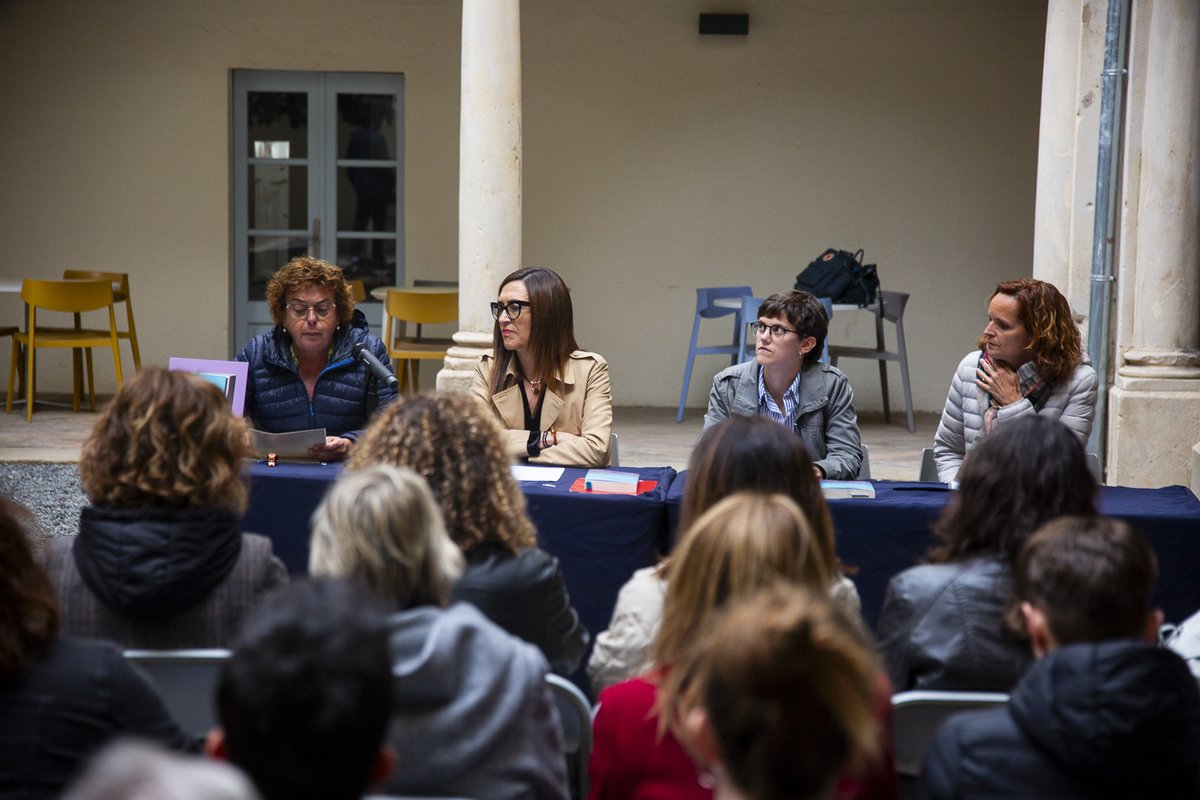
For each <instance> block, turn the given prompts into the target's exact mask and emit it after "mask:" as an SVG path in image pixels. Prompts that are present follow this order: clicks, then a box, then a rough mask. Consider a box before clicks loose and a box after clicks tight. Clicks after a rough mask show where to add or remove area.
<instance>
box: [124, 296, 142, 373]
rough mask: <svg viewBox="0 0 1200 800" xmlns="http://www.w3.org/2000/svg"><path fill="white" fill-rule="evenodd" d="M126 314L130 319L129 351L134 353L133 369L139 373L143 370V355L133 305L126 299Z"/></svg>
mask: <svg viewBox="0 0 1200 800" xmlns="http://www.w3.org/2000/svg"><path fill="white" fill-rule="evenodd" d="M125 314H126V316H127V317H128V318H129V335H128V337H127V338H128V339H129V349H130V350H132V351H133V369H134V371H135V372H136V371H138V370H140V369H141V368H142V353H141V351H140V350H139V349H138V340H137V328H136V327H135V326H134V324H133V305H132V304H130V302H129V299H128V298H126V299H125Z"/></svg>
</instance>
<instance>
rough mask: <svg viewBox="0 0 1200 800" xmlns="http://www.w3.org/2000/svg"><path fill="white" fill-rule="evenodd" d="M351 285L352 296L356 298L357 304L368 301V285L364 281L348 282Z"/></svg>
mask: <svg viewBox="0 0 1200 800" xmlns="http://www.w3.org/2000/svg"><path fill="white" fill-rule="evenodd" d="M346 282H347V283H349V284H350V295H351V297H353V298H354V302H355V303H361V302H363V301H364V300H366V299H367V285H366V284H365V283H363V282H362V281H357V280H356V281H346Z"/></svg>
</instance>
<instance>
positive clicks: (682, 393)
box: [675, 313, 700, 423]
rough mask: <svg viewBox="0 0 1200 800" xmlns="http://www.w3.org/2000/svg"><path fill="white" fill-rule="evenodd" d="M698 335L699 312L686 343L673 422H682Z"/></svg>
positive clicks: (694, 361)
mask: <svg viewBox="0 0 1200 800" xmlns="http://www.w3.org/2000/svg"><path fill="white" fill-rule="evenodd" d="M699 336H700V314H699V313H697V314H696V321H695V322H693V323H692V342H691V344H689V345H688V355H687V365H686V366H684V368H683V388H682V389H680V390H679V413H677V414H676V415H675V422H676V423H679V422H683V407H684V405H685V404H686V403H687V394H688V387H689V386H690V385H691V383H692V367H693V366H694V365H695V363H696V342H697V341H698V340H699V338H698V337H699Z"/></svg>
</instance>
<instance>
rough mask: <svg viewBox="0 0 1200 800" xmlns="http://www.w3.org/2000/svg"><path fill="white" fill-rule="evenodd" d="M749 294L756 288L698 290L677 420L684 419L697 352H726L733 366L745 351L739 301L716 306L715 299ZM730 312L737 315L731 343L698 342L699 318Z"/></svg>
mask: <svg viewBox="0 0 1200 800" xmlns="http://www.w3.org/2000/svg"><path fill="white" fill-rule="evenodd" d="M750 294H754V292H753V290H751V288H750V287H749V286H719V287H709V288H704V289H697V290H696V319H695V321H694V322H693V323H692V341H691V344H689V345H688V354H687V365H686V366H685V367H684V369H683V388H682V389H681V390H680V392H679V413H678V414H676V416H675V421H676V422H683V407H684V404H685V403H687V394H688V387H689V386H690V385H691V383H692V366H693V365H694V364H695V362H696V356H701V355H727V356H729V366H733V365H734V364H736V363H738V357H739V356H740V355H741V353H742V343H743V338H744V336H745V330H746V329H745V327H744V326H743V325H742V324H741V323H742V310H741V308H740V307H739V306H738V305H731V306H717V305H714V302H715V301H717V300H720V299H723V298H736V299H740V298H742V297H744V296H746V295H750ZM730 314H732V315H733V318H734V320H733V322H734V327H733V337H732V339H731V340H730V343H729V344H720V345H705V346H703V347H701V346H699V344H698V341H699V338H700V320H701V319H714V318H716V317H725V316H729V315H730Z"/></svg>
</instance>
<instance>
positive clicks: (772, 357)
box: [704, 291, 862, 480]
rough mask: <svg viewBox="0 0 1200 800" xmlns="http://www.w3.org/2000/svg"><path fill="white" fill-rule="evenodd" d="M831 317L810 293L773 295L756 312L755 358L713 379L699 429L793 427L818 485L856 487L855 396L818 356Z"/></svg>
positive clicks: (859, 452)
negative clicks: (762, 423)
mask: <svg viewBox="0 0 1200 800" xmlns="http://www.w3.org/2000/svg"><path fill="white" fill-rule="evenodd" d="M828 329H829V318H828V317H827V316H826V315H825V307H824V306H822V305H821V301H820V300H818V299H817V298H816V296H815V295H812V294H810V293H809V292H796V291H792V292H784V293H781V294H773V295H771V296H770V297H768V298H767V299H766V300H764V301H763V303H762V305H761V306H759V307H758V323H757V327H756V332H757V333H756V339H757V341H756V343H755V344H756V347H755V349H754V354H755V359H754V360H753V361H747V362H745V363H743V364H738V365H736V366H733V367H729V368H728V369H724V370H722V371H721V372H718V373H717V376H716V377H715V378H714V379H713V386H712V391H711V392H710V393H709V395H708V413H707V414H705V415H704V427H705V428H708V427H710V426H712V425H716V424H717V423H718V422H720V421H721V420H723V419H726V418H727V417H730V416H734V415H740V416H743V417H750V416H754V415H755V414H761V415H763V416H764V417H767V418H768V419H772V420H774V421H775V422H778V423H780V424H781V425H784V426H786V427H788V428H791V429H792V430H794V431H795V432H796V434H797V435H798V436H799V437H800V438H801V440H802V441H803V442H804V446H805V447H806V448H808V454H809V456H811V457H812V460H813V466H814V467H815V468H816V471H817V475H818V477H820V478H829V479H830V480H853V479H854V478H857V477H858V471H859V468H860V467H861V466H862V442H861V441H860V439H859V435H858V416H857V415H856V414H855V413H854V391H853V390H852V389H851V388H850V381H848V380H847V379H846V375H845V374H844V373H843V372H842V371H841V370H839V369H838V368H837V367H833V366H830V365H829V364H822V363H820V362H819V361H817V357H818V356H819V355H820V353H821V351H822V350H823V349H824V346H825V335H826V333H827V332H828Z"/></svg>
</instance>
